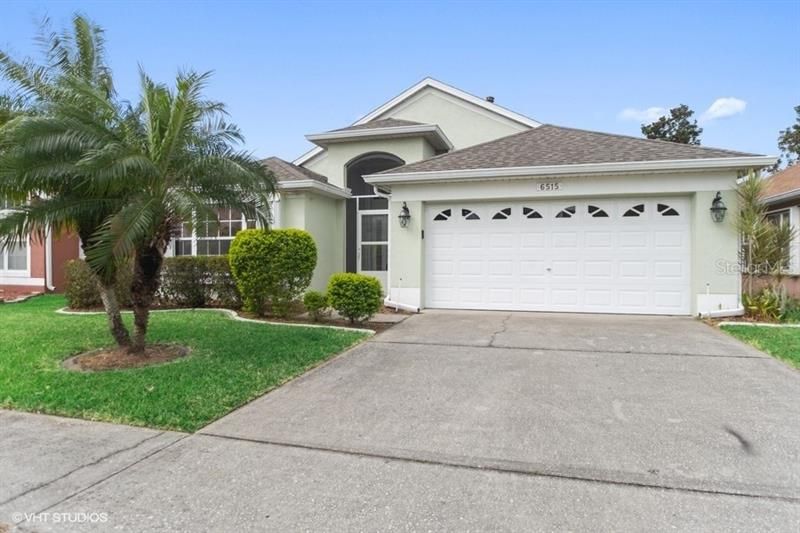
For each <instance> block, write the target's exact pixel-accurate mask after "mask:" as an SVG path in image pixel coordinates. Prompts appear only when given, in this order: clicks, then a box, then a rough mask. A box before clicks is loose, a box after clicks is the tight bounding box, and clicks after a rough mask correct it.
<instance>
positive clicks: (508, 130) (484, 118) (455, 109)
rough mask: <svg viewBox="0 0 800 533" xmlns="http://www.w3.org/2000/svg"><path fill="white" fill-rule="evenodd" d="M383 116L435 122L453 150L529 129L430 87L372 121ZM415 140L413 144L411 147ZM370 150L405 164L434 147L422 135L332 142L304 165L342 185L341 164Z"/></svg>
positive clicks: (417, 159) (430, 154) (429, 155)
mask: <svg viewBox="0 0 800 533" xmlns="http://www.w3.org/2000/svg"><path fill="white" fill-rule="evenodd" d="M385 118H398V119H403V120H411V121H414V122H421V123H423V124H436V125H438V126H439V128H441V130H442V131H443V132H444V134H445V135H446V136H447V138H448V139H450V142H452V143H453V149H454V150H459V149H461V148H466V147H468V146H472V145H475V144H479V143H482V142H487V141H491V140H494V139H499V138H500V137H506V136H507V135H511V134H514V133H519V132H521V131H525V130H527V129H530V126H527V125H525V124H521V123H519V122H516V121H513V120H511V119H509V118H506V117H504V116H502V115H498V114H496V113H493V112H492V111H489V110H487V109H484V108H482V107H479V106H477V105H475V104H472V103H470V102H466V101H464V100H461V99H460V98H456V97H454V96H452V95H449V94H447V93H444V92H442V91H440V90H438V89H435V88H433V87H428V88H426V89H425V90H423V91H420V92H419V93H418V94H416V95H414V96H413V97H411V98H409V99H408V100H406V101H404V102H402V103H400V104H399V105H397V106H395V107H393V108H392V109H389V110H387V111H386V112H385V113H383V114H382V115H380V116H379V117H376V118H375V120H379V119H385ZM415 143H416V145H415V146H412V145H414V144H415ZM419 143H423V144H424V146H421V145H419ZM359 145H360V146H359ZM420 149H421V151H420ZM371 151H382V152H389V153H392V154H395V155H396V156H398V157H401V158H402V159H403V160H404V161H405V162H406V163H412V162H414V161H419V160H421V159H427V158H428V157H431V156H432V155H434V150H433V149H432V148H431V146H430V145H429V144H428V143H427V142H425V141H423V140H422V139H421V138H420V139H395V140H391V139H384V140H380V141H361V142H353V143H346V144H345V143H343V144H335V145H331V146H329V147H328V148H327V149H326V150H325V151H323V152H322V153H320V154H319V155H317V156H315V157H313V158H312V159H311V160H309V161H308V162H307V163H305V164H304V165H303V166H305V167H307V168H309V169H311V170H313V171H314V172H318V173H320V174H322V175H323V176H327V178H328V179H329V180H330V182H331V183H333V184H334V185H337V186H341V184H342V183H343V181H344V165H345V164H346V163H347V162H348V161H350V160H351V159H353V158H354V157H356V156H357V155H360V154H364V153H367V152H371ZM404 154H405V155H404Z"/></svg>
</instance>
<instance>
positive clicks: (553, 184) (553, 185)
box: [536, 181, 561, 192]
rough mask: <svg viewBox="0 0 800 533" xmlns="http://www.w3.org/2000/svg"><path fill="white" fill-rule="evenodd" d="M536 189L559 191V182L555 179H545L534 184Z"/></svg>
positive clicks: (540, 190)
mask: <svg viewBox="0 0 800 533" xmlns="http://www.w3.org/2000/svg"><path fill="white" fill-rule="evenodd" d="M536 189H537V190H538V191H539V192H551V191H560V190H561V184H560V183H558V182H557V181H546V182H544V183H539V184H538V185H537V186H536Z"/></svg>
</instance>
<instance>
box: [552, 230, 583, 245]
mask: <svg viewBox="0 0 800 533" xmlns="http://www.w3.org/2000/svg"><path fill="white" fill-rule="evenodd" d="M552 243H553V248H572V249H575V248H577V247H578V233H577V232H575V231H554V232H553V233H552Z"/></svg>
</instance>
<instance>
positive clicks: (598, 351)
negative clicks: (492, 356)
mask: <svg viewBox="0 0 800 533" xmlns="http://www.w3.org/2000/svg"><path fill="white" fill-rule="evenodd" d="M492 342H494V341H492ZM369 343H370V344H407V345H409V346H450V347H454V348H491V349H494V350H523V351H529V352H537V351H539V352H560V353H569V352H575V353H587V354H620V355H636V356H640V355H646V356H658V357H713V358H717V359H763V360H765V361H772V360H773V359H772V358H771V357H770V356H768V355H755V354H754V355H723V354H701V353H676V352H645V351H636V350H601V349H590V348H569V349H566V348H549V347H544V348H542V347H531V346H496V345H492V344H491V343H490V344H455V343H452V342H414V341H393V340H388V341H387V340H381V339H380V338H379V337H376V338H373V339H370V340H369ZM439 355H441V354H437V356H439Z"/></svg>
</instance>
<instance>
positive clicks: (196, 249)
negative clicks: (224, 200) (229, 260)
mask: <svg viewBox="0 0 800 533" xmlns="http://www.w3.org/2000/svg"><path fill="white" fill-rule="evenodd" d="M215 212H216V214H217V218H218V220H205V221H203V222H199V223H198V224H197V225H196V226H194V227H192V225H191V224H189V223H185V224H181V227H180V231H179V234H178V236H177V237H176V238H175V242H174V245H173V246H174V248H173V252H174V254H175V255H226V254H227V253H228V250H229V249H230V247H231V243H232V242H233V239H234V237H236V234H237V233H239V232H240V231H241V230H242V229H245V228H255V227H256V221H255V220H254V219H248V218H246V217H245V215H244V214H243V213H242V212H241V211H239V210H238V209H235V208H229V207H223V208H217V209H216V210H215Z"/></svg>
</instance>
